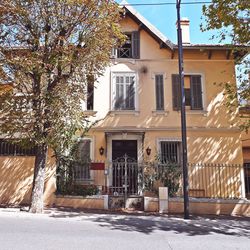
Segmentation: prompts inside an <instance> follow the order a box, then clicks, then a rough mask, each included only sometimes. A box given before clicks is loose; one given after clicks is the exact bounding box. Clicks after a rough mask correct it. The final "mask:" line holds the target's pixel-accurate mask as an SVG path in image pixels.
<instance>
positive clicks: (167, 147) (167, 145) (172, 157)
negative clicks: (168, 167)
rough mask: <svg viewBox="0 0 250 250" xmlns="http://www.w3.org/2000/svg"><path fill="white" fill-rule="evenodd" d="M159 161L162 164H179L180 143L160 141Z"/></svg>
mask: <svg viewBox="0 0 250 250" xmlns="http://www.w3.org/2000/svg"><path fill="white" fill-rule="evenodd" d="M160 159H161V162H163V163H168V162H169V163H170V162H171V163H179V162H180V142H178V141H160Z"/></svg>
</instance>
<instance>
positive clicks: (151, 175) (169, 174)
mask: <svg viewBox="0 0 250 250" xmlns="http://www.w3.org/2000/svg"><path fill="white" fill-rule="evenodd" d="M181 174H182V170H181V167H180V164H176V163H171V162H166V163H161V162H159V161H156V162H151V163H148V164H147V165H146V166H145V168H144V170H143V183H144V190H147V191H152V192H155V193H158V190H157V186H158V185H163V186H164V187H168V192H169V196H170V197H173V196H175V195H176V193H177V192H178V191H179V189H180V182H181ZM157 183H158V184H157Z"/></svg>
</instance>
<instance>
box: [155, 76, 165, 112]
mask: <svg viewBox="0 0 250 250" xmlns="http://www.w3.org/2000/svg"><path fill="white" fill-rule="evenodd" d="M155 99H156V110H164V81H163V75H162V74H157V75H155Z"/></svg>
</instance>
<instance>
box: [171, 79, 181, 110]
mask: <svg viewBox="0 0 250 250" xmlns="http://www.w3.org/2000/svg"><path fill="white" fill-rule="evenodd" d="M172 94H173V110H180V108H181V85H180V81H179V75H172Z"/></svg>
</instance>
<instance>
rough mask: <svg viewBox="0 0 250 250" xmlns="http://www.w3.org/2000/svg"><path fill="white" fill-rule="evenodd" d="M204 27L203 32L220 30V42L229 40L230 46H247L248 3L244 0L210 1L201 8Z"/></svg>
mask: <svg viewBox="0 0 250 250" xmlns="http://www.w3.org/2000/svg"><path fill="white" fill-rule="evenodd" d="M203 14H204V16H205V18H206V26H201V28H202V30H203V31H206V30H211V29H220V33H219V37H220V40H221V41H224V40H225V39H226V38H228V37H230V38H231V44H240V45H247V44H249V41H250V33H249V28H250V21H249V16H250V2H249V1H246V0H212V3H211V4H209V5H204V6H203Z"/></svg>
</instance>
